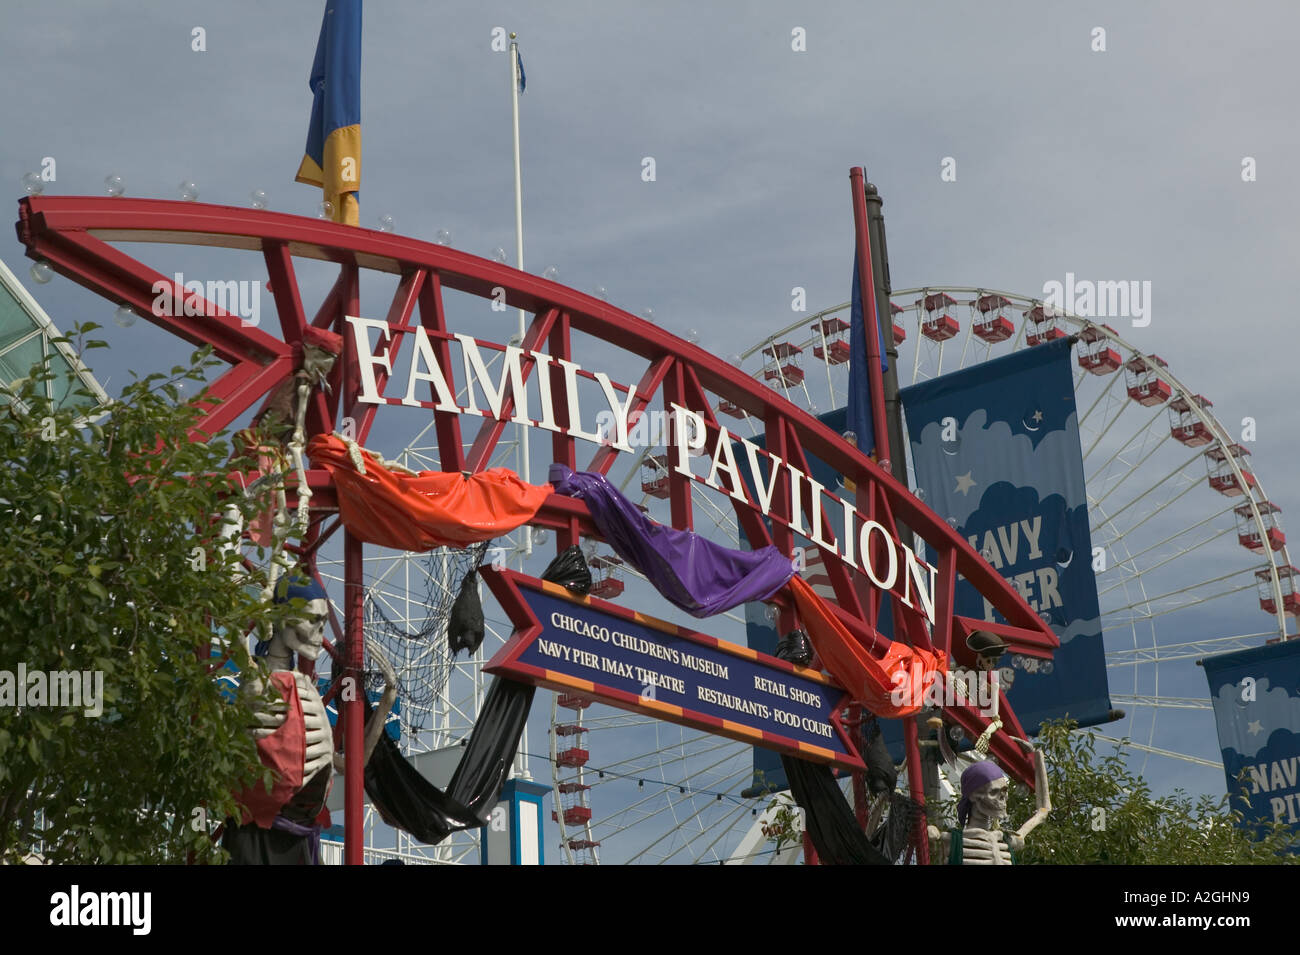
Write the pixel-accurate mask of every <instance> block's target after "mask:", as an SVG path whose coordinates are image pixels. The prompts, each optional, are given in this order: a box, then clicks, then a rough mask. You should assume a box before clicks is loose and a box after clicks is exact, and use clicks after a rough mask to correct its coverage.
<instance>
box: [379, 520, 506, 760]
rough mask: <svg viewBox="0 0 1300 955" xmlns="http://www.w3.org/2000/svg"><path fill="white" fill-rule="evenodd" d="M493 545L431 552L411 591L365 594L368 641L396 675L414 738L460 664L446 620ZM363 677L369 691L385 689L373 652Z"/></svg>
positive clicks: (405, 727) (407, 730) (403, 718)
mask: <svg viewBox="0 0 1300 955" xmlns="http://www.w3.org/2000/svg"><path fill="white" fill-rule="evenodd" d="M489 543H490V542H489V541H483V542H481V543H478V544H472V545H470V546H469V547H466V548H463V549H455V548H449V547H439V548H435V549H434V550H431V551H429V552H428V553H427V554H426V555H424V558H423V560H422V562H421V563H422V572H423V576H424V583H423V585H418V584H415V583H412V585H411V588H410V589H411V591H412V592H411V593H409V594H400V593H397V594H395V593H394V592H393V590H392V589H391V588H388V589H379V588H374V587H372V588H370V590H369V592H368V593H367V594H366V600H365V605H364V616H363V620H364V626H365V634H366V639H367V642H371V641H373V642H374V643H375V644H377V645H378V647H379V648H380V650H381V651H382V652H383V654H384V655H385V656H386V657H387V658H388V660H389V661H390V662H391V663H392V665H393V669H394V670H395V671H396V673H397V681H398V700H399V701H400V708H401V712H400V716H399V719H400V722H401V728H402V732H403V733H404V734H410V735H411V736H414V735H415V734H417V733H419V732H420V731H421V730H423V729H424V728H425V724H426V722H427V721H428V719H429V715H430V713H431V711H432V709H433V707H434V704H435V703H436V702H437V701H438V700H439V699H440V698H441V697H442V696H443V694H444V693H445V692H446V689H447V682H448V679H449V678H450V676H451V672H452V670H453V669H454V667H455V662H456V655H455V653H453V652H452V651H451V649H450V648H449V646H448V636H447V629H448V622H449V620H450V619H451V617H452V609H453V606H454V605H455V604H456V602H457V598H458V597H459V596H460V595H461V589H462V588H461V584H462V582H465V583H467V584H469V585H471V586H473V583H474V581H473V580H472V579H471V580H467V577H468V575H470V574H471V573H473V572H474V571H475V570H476V569H477V568H478V566H479V564H481V563H482V562H483V557H484V554H485V553H486V552H487V548H488V545H489ZM417 588H418V589H417ZM475 589H476V588H475ZM462 605H463V601H462ZM470 652H471V653H472V652H473V651H472V650H471V651H470ZM365 677H366V689H367V690H369V691H372V692H374V693H375V694H378V693H381V692H382V691H383V688H384V677H383V674H382V672H381V671H380V668H379V667H378V665H377V664H376V663H375V661H374V660H373V659H372V654H370V653H369V652H367V654H366V669H365Z"/></svg>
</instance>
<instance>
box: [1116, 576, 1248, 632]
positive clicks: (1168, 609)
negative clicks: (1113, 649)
mask: <svg viewBox="0 0 1300 955" xmlns="http://www.w3.org/2000/svg"><path fill="white" fill-rule="evenodd" d="M1243 573H1250V568H1247V569H1246V570H1244V571H1240V570H1238V571H1234V572H1233V573H1231V574H1225V575H1224V576H1223V577H1216V578H1214V579H1212V580H1203V581H1201V582H1200V583H1199V584H1193V585H1191V586H1189V587H1182V588H1180V589H1178V590H1173V591H1170V592H1169V593H1165V594H1160V595H1159V596H1157V597H1148V598H1146V599H1144V600H1140V601H1138V602H1137V603H1132V604H1129V605H1128V606H1127V607H1117V608H1116V609H1115V610H1114V611H1112V612H1113V613H1116V614H1118V613H1121V612H1123V611H1125V610H1134V609H1137V608H1138V607H1141V606H1144V605H1146V606H1150V605H1151V604H1153V603H1155V602H1156V601H1157V600H1165V599H1168V598H1169V597H1176V596H1179V595H1181V594H1184V593H1187V592H1188V591H1189V590H1195V589H1197V588H1198V587H1204V586H1205V585H1206V584H1211V583H1218V582H1221V581H1223V580H1228V579H1230V578H1232V577H1238V576H1240V575H1241V574H1243ZM1254 586H1255V584H1254V583H1252V582H1247V583H1244V584H1242V585H1241V586H1240V587H1233V588H1230V589H1228V590H1221V591H1219V592H1218V593H1214V594H1210V595H1209V596H1206V597H1201V598H1198V599H1196V600H1187V601H1183V602H1182V603H1179V604H1176V605H1174V606H1172V607H1165V608H1162V609H1160V610H1153V611H1151V612H1149V613H1145V614H1140V615H1137V616H1134V617H1128V618H1125V619H1129V620H1150V619H1152V618H1153V617H1162V616H1164V615H1165V614H1170V613H1176V612H1177V611H1179V610H1186V609H1187V608H1188V607H1195V606H1196V605H1197V604H1203V603H1209V602H1210V601H1212V600H1218V599H1219V598H1221V597H1227V596H1229V595H1230V594H1235V593H1240V592H1241V591H1243V590H1249V589H1251V588H1253V587H1254Z"/></svg>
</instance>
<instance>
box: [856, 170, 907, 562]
mask: <svg viewBox="0 0 1300 955" xmlns="http://www.w3.org/2000/svg"><path fill="white" fill-rule="evenodd" d="M866 192H867V224H868V229H869V232H868V234H869V235H870V236H871V269H872V276H873V277H874V279H875V287H876V306H877V312H876V315H877V321H879V322H880V327H881V328H882V329H884V331H885V355H886V356H887V357H888V358H889V367H888V368H886V369H885V373H884V374H885V378H884V394H885V420H886V423H887V425H888V427H889V448H890V451H891V452H892V454H891V458H892V460H894V461H896V462H897V466H896V467H895V468H894V469H893V472H892V473H893V475H894V477H895V478H896V479H897V480H898V481H899V482H900V483H902V484H907V454H906V448H905V446H904V444H903V404H902V402H901V401H900V400H899V398H898V344H897V343H896V342H895V341H894V322H893V315H892V314H891V311H892V310H891V309H890V305H889V293H890V292H891V291H893V286H892V284H891V282H890V278H889V246H888V245H887V244H886V243H885V213H884V204H885V203H884V200H883V199H881V197H880V192H879V191H878V190H877V189H876V187H875V185H874V184H872V183H867V186H866ZM864 301H865V300H864ZM897 530H898V536H899V539H900V540H907V535H908V534H910V532H909V531H908V529H907V528H906V527H904V526H903V525H902V524H899V525H898V528H897Z"/></svg>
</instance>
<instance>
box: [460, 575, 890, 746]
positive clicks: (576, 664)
mask: <svg viewBox="0 0 1300 955" xmlns="http://www.w3.org/2000/svg"><path fill="white" fill-rule="evenodd" d="M481 573H482V576H483V579H484V581H486V582H487V585H488V587H489V588H491V590H492V593H493V594H495V595H496V598H497V600H498V601H499V602H500V604H501V606H502V607H503V608H504V609H505V611H506V613H507V615H508V616H509V618H510V621H511V623H512V624H513V625H514V628H515V630H514V633H513V635H512V636H511V638H510V639H509V640H507V641H506V643H505V645H504V646H503V647H502V648H501V649H500V650H499V651H498V652H497V654H496V656H494V657H493V658H492V660H491V661H489V663H488V664H487V665H486V666H485V667H484V668H483V669H484V670H485V671H486V672H488V673H494V674H500V675H503V676H508V677H510V678H511V679H514V680H519V681H521V682H524V683H532V684H534V685H536V686H544V687H549V688H550V689H553V690H560V691H568V692H574V693H580V694H582V695H583V696H588V697H591V698H592V699H594V700H598V701H600V702H602V703H608V704H609V705H610V706H616V707H619V708H620V709H624V710H630V711H632V712H635V713H644V714H645V715H646V716H651V717H654V718H657V719H662V720H668V721H669V722H672V723H680V724H682V725H683V726H690V727H693V728H695V729H700V730H704V731H705V732H708V733H716V734H718V735H719V736H726V737H729V738H731V739H734V740H738V741H740V742H742V743H750V744H752V745H754V746H761V747H765V748H767V749H774V750H776V751H778V752H782V753H787V754H789V755H791V756H797V757H799V758H801V759H807V760H811V761H813V762H818V763H829V764H830V765H832V766H838V767H842V768H845V769H863V768H864V766H863V763H862V757H861V756H860V755H859V754H858V752H857V750H856V749H855V748H854V747H853V745H852V743H851V742H850V741H849V736H848V734H847V733H846V732H845V730H844V727H843V725H842V724H841V721H840V712H841V710H842V709H843V707H844V706H845V704H846V703H847V702H848V698H847V695H846V694H845V692H844V690H843V689H842V688H841V687H839V686H838V685H837V684H836V683H835V682H834V681H832V680H831V679H830V678H828V677H826V676H825V675H823V674H822V673H820V672H818V671H817V670H811V669H808V668H807V667H798V666H795V665H794V664H791V663H787V662H786V661H784V660H778V659H777V658H776V657H771V656H768V655H767V654H764V653H759V652H757V651H755V650H751V649H749V648H748V647H742V646H739V645H738V644H734V643H728V642H726V641H724V640H719V639H717V638H716V637H710V636H707V635H706V634H703V633H698V632H696V631H694V630H687V629H685V628H684V627H679V626H677V625H676V624H671V623H668V622H666V621H663V620H658V619H656V618H654V617H649V616H646V615H645V614H642V613H638V612H636V611H634V610H628V609H625V608H623V607H620V606H618V605H616V604H612V603H608V602H607V601H604V600H598V599H596V598H594V597H576V596H574V595H572V594H571V593H569V591H567V590H566V589H565V588H563V587H561V586H559V585H557V584H552V583H550V582H548V581H544V580H538V579H536V578H533V577H527V576H525V575H523V574H519V573H516V572H514V571H509V570H503V571H495V570H491V569H488V568H484V569H483V570H482V571H481Z"/></svg>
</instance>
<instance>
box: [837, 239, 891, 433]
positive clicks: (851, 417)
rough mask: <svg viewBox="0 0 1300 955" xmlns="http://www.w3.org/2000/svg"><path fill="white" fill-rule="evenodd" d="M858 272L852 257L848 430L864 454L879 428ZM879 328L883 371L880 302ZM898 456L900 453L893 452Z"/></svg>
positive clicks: (883, 340)
mask: <svg viewBox="0 0 1300 955" xmlns="http://www.w3.org/2000/svg"><path fill="white" fill-rule="evenodd" d="M860 278H861V277H860V273H859V272H858V257H857V254H856V253H855V254H854V256H853V298H852V303H853V304H852V306H851V307H850V311H849V407H848V430H850V431H852V432H854V433H855V434H857V436H858V448H859V449H860V450H861V451H862V453H863V454H868V455H869V454H871V453H872V452H874V451H875V449H876V426H875V422H873V421H872V419H871V377H870V375H869V374H868V373H867V320H866V316H865V313H864V312H863V310H862V282H861V280H860ZM876 312H877V327H876V331H877V333H878V334H879V336H880V370H881V371H884V370H885V369H887V368H888V367H889V358H888V357H887V355H886V352H885V326H884V322H882V321H879V312H880V302H877V303H876ZM894 453H895V454H898V453H900V452H898V451H897V450H895V452H894Z"/></svg>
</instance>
